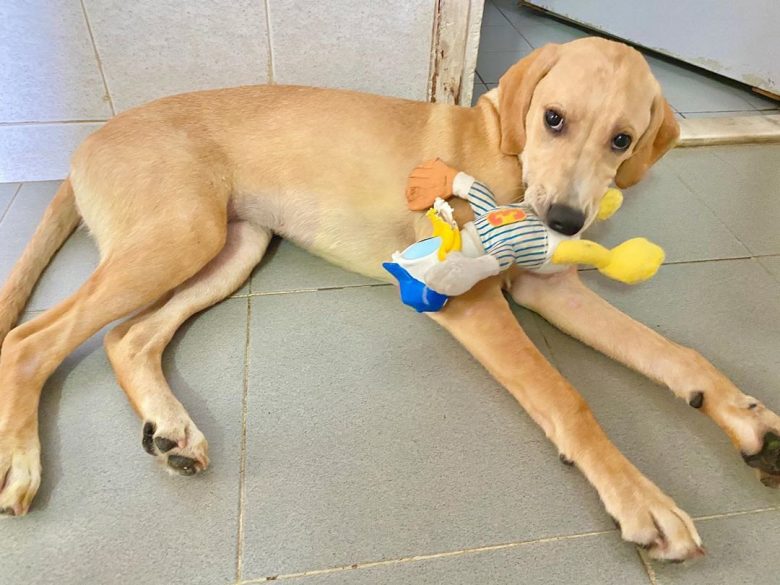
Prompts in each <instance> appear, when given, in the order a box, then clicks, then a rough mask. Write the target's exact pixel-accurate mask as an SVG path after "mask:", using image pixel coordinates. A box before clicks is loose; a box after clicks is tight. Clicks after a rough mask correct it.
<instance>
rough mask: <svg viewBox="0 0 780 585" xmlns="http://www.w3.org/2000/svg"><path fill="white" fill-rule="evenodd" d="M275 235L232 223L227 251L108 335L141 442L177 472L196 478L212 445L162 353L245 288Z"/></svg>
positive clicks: (111, 356) (109, 349)
mask: <svg viewBox="0 0 780 585" xmlns="http://www.w3.org/2000/svg"><path fill="white" fill-rule="evenodd" d="M271 235H272V234H271V232H270V231H269V230H266V229H263V228H257V227H254V226H252V225H250V224H249V223H246V222H236V223H230V224H228V233H227V241H226V243H225V247H224V248H223V249H222V251H221V252H220V253H219V254H218V255H217V256H216V257H215V258H214V259H213V260H212V261H211V262H210V263H209V264H207V265H206V266H205V267H204V268H203V270H201V271H200V272H198V273H197V274H196V275H195V276H193V277H192V278H190V279H189V280H188V281H186V282H185V283H184V284H182V285H180V286H179V287H177V288H176V289H175V290H174V291H173V293H172V295H171V296H170V297H167V298H166V299H163V300H161V301H160V302H158V303H156V304H155V305H154V306H152V307H150V308H148V309H147V310H145V311H144V312H142V313H141V314H139V315H138V316H136V317H133V318H131V319H129V320H128V321H126V322H124V323H122V324H121V325H119V326H118V327H116V328H115V329H113V330H112V331H110V332H109V333H108V335H106V338H105V345H106V352H107V353H108V357H109V360H110V361H111V364H112V366H113V367H114V371H115V372H116V375H117V379H118V380H119V384H120V385H121V386H122V389H123V390H124V391H125V393H126V394H127V397H128V399H129V400H130V403H131V404H132V406H133V408H134V409H135V411H136V412H137V413H138V416H139V417H140V418H141V420H142V421H143V434H142V438H141V444H142V446H143V448H144V449H145V450H146V451H147V452H148V453H149V454H151V455H155V456H157V457H158V458H160V459H161V460H162V461H165V462H166V463H167V465H168V468H169V469H170V470H172V471H174V472H177V473H180V474H182V475H192V474H194V473H197V472H199V471H202V470H204V469H205V468H206V467H207V466H208V443H207V442H206V438H205V437H204V436H203V434H202V433H201V432H200V430H198V427H197V426H196V425H195V423H194V422H193V421H192V419H191V418H190V416H189V414H187V411H186V410H185V408H184V406H183V405H182V404H181V402H179V401H178V400H177V399H176V397H175V396H174V395H173V392H172V391H171V388H170V387H169V385H168V383H167V381H166V379H165V375H164V374H163V369H162V354H163V351H164V350H165V347H166V346H167V345H168V343H169V342H170V340H171V338H172V337H173V335H174V333H175V332H176V330H177V329H178V328H179V327H180V326H181V324H182V323H184V321H186V320H187V319H188V318H189V317H191V316H192V315H194V314H195V313H197V312H199V311H202V310H203V309H206V308H207V307H210V306H211V305H213V304H215V303H217V302H219V301H221V300H222V299H224V298H225V297H227V296H228V295H230V294H231V293H232V292H234V291H235V290H236V289H237V288H238V287H239V286H241V283H242V282H244V281H245V280H246V279H247V277H248V276H249V274H250V273H251V271H252V269H253V268H254V267H255V265H257V263H258V262H260V259H261V258H262V256H263V254H264V253H265V250H266V247H267V246H268V242H269V241H270V240H271Z"/></svg>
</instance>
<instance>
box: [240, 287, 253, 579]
mask: <svg viewBox="0 0 780 585" xmlns="http://www.w3.org/2000/svg"><path fill="white" fill-rule="evenodd" d="M251 334H252V298H251V297H247V299H246V329H245V333H244V376H243V393H242V394H243V395H242V397H241V463H240V465H239V471H238V534H237V537H236V581H241V576H242V575H241V573H242V571H243V560H244V559H243V554H244V499H245V494H246V486H245V474H246V443H247V441H246V422H247V404H248V396H249V356H250V352H249V347H250V342H251Z"/></svg>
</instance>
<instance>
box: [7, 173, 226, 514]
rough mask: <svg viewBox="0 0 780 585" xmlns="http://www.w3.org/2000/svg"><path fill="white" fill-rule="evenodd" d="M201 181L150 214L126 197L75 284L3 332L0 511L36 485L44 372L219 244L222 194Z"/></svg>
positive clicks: (199, 263)
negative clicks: (99, 254) (87, 271)
mask: <svg viewBox="0 0 780 585" xmlns="http://www.w3.org/2000/svg"><path fill="white" fill-rule="evenodd" d="M205 189H208V190H209V192H210V193H213V191H211V190H210V189H211V186H210V185H207V186H204V192H203V193H202V194H201V193H196V194H197V195H202V196H201V197H199V198H195V197H193V198H191V199H190V200H189V202H188V205H187V207H186V208H181V207H175V206H177V204H178V203H179V201H178V200H177V199H176V198H175V197H171V198H169V199H167V200H166V199H164V198H161V199H160V203H159V204H158V207H157V209H156V213H155V214H154V215H149V214H144V213H142V212H143V209H141V208H142V204H143V203H144V202H143V201H140V202H139V203H138V205H136V207H133V208H130V209H128V207H127V203H125V207H124V208H123V212H124V213H123V215H122V216H121V219H124V221H123V222H122V221H114V222H113V224H112V225H106V226H104V227H105V228H106V229H105V232H104V233H108V232H110V233H111V234H112V236H111V237H112V241H111V242H109V244H110V245H109V246H104V247H103V248H102V250H103V251H104V255H103V259H102V261H101V263H100V264H99V265H98V267H97V269H96V270H95V272H94V273H93V274H92V275H91V276H90V277H89V278H88V279H87V281H86V282H85V283H84V284H83V285H82V286H81V288H79V290H78V291H77V292H76V293H75V294H73V295H72V296H71V297H69V298H68V299H66V300H65V301H63V302H62V303H60V304H58V305H57V306H55V307H53V308H52V309H49V310H48V311H46V312H44V313H43V314H41V315H40V316H38V317H37V318H35V319H33V320H32V321H29V322H28V323H25V324H23V325H21V326H19V327H17V328H16V329H14V330H12V331H11V332H10V333H9V334H8V336H7V337H6V338H5V342H4V344H3V347H2V352H1V353H0V512H1V513H4V514H10V515H17V516H18V515H22V514H25V513H26V512H27V510H28V509H29V506H30V503H31V501H32V499H33V497H34V496H35V493H36V492H37V490H38V486H39V484H40V472H41V466H40V442H39V438H38V402H39V399H40V392H41V389H42V387H43V384H44V382H45V381H46V379H47V378H48V377H49V376H50V375H51V374H52V372H53V371H54V370H55V369H56V368H57V366H59V364H60V363H61V362H62V360H63V359H65V357H66V356H67V355H68V354H69V353H70V352H72V351H73V350H74V349H75V348H76V347H78V346H79V345H80V344H81V343H82V342H83V341H85V340H86V339H87V338H88V337H90V336H91V335H93V334H94V333H96V332H97V331H99V330H100V329H101V328H102V327H104V326H105V325H107V324H109V323H111V322H112V321H114V320H116V319H119V318H121V317H124V316H126V315H128V314H130V313H131V312H133V311H136V310H138V309H141V308H143V307H145V306H147V305H149V304H151V303H153V302H155V301H157V300H158V299H159V298H160V297H161V296H163V295H164V294H165V293H166V292H168V291H169V290H171V289H173V288H174V287H176V286H178V285H179V284H181V283H182V282H184V281H186V280H187V279H188V278H190V277H192V276H193V275H195V274H196V273H197V272H198V271H199V270H200V269H201V268H203V266H205V265H206V264H207V263H208V262H209V261H210V260H211V259H212V258H213V257H214V256H216V255H217V254H218V253H219V251H220V250H221V249H222V247H223V245H224V243H225V234H226V231H227V211H226V201H227V196H226V195H225V196H224V198H220V197H219V196H211V197H209V196H208V193H207V192H206V191H205ZM125 201H129V202H131V203H134V202H136V201H139V200H138V199H133V198H132V197H129V198H128V199H127V200H125ZM166 206H167V207H166ZM103 211H104V212H105V213H108V212H110V211H111V208H110V207H109V206H104V208H103ZM133 212H135V213H136V214H137V215H135V216H134V215H133ZM106 217H108V216H106ZM119 217H120V216H119V215H116V214H114V215H112V216H111V218H112V219H115V220H116V219H117V218H119ZM136 217H137V218H139V219H138V220H135V218H136ZM171 217H173V218H176V219H177V221H171ZM141 219H143V221H142V222H141V221H140V220H141ZM134 220H135V221H134ZM193 226H197V229H193ZM99 243H100V242H99ZM104 244H105V242H104Z"/></svg>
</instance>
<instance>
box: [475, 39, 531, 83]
mask: <svg viewBox="0 0 780 585" xmlns="http://www.w3.org/2000/svg"><path fill="white" fill-rule="evenodd" d="M531 50H532V49H531V48H530V47H528V49H526V50H523V51H497V52H485V51H480V52H479V55H478V56H477V71H479V76H480V77H481V78H482V80H483V81H484V82H485V83H498V80H499V79H500V78H501V76H502V75H503V74H504V73H506V70H507V69H509V68H510V67H511V66H512V65H514V64H515V63H517V62H518V61H519V60H520V59H522V58H523V57H525V56H527V55H528V54H529V53H530V52H531Z"/></svg>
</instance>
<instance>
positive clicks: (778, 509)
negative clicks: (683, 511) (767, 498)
mask: <svg viewBox="0 0 780 585" xmlns="http://www.w3.org/2000/svg"><path fill="white" fill-rule="evenodd" d="M762 512H780V506H769V507H768V508H755V509H753V510H738V511H736V512H723V513H722V514H710V515H709V516H698V517H696V518H693V520H695V521H696V522H707V521H708V520H720V519H722V518H733V517H734V516H747V515H749V514H761V513H762Z"/></svg>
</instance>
